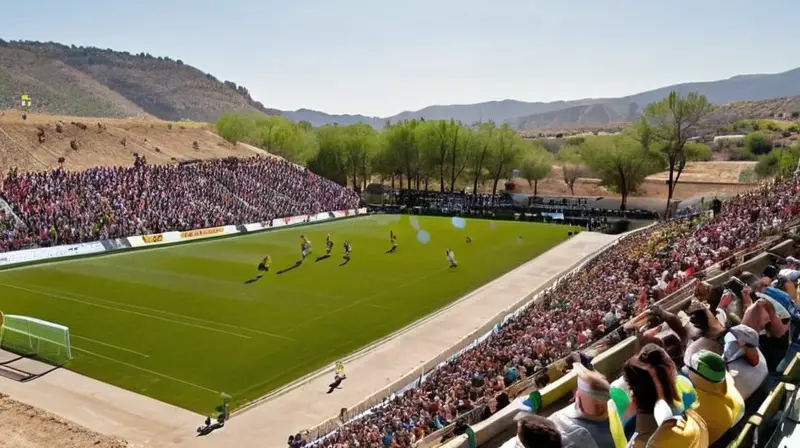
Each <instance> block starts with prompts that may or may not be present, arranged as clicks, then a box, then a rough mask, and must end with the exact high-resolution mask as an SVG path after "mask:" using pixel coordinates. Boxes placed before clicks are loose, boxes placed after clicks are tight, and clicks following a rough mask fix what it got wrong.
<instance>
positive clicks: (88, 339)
mask: <svg viewBox="0 0 800 448" xmlns="http://www.w3.org/2000/svg"><path fill="white" fill-rule="evenodd" d="M69 337H70V338H77V339H83V340H84V341H89V342H92V343H95V344H100V345H105V346H106V347H111V348H113V349H117V350H120V351H123V352H128V353H133V354H134V355H139V356H141V357H142V358H149V357H150V355H146V354H144V353H141V352H137V351H136V350H131V349H129V348H124V347H120V346H118V345H114V344H109V343H107V342H101V341H98V340H95V339H92V338H87V337H85V336H78V335H77V334H74V333H70V335H69ZM72 348H74V349H77V350H81V351H86V350H84V349H82V348H79V347H74V346H73V347H72Z"/></svg>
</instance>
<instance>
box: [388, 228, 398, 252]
mask: <svg viewBox="0 0 800 448" xmlns="http://www.w3.org/2000/svg"><path fill="white" fill-rule="evenodd" d="M389 242H390V243H392V248H391V249H389V250H387V251H386V253H387V254H390V253H392V252H394V251H396V250H397V235H395V234H394V231H392V230H389Z"/></svg>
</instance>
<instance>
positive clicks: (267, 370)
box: [0, 215, 574, 413]
mask: <svg viewBox="0 0 800 448" xmlns="http://www.w3.org/2000/svg"><path fill="white" fill-rule="evenodd" d="M390 229H392V230H393V231H394V232H395V233H396V234H397V235H398V240H397V242H398V249H397V251H396V252H395V253H391V254H387V253H385V252H386V251H387V250H388V249H389V247H390V243H389V230H390ZM569 230H574V229H572V228H569V227H566V226H558V225H550V224H534V223H520V222H503V221H485V220H465V221H461V222H458V221H456V222H454V221H453V220H451V219H449V218H432V217H413V216H412V217H409V216H399V215H375V216H370V217H361V218H355V219H347V220H342V221H335V222H329V223H321V224H315V225H310V226H303V227H295V228H288V229H280V230H274V231H269V232H262V233H257V234H249V235H244V236H238V237H232V238H223V239H217V240H206V241H200V242H194V243H189V244H182V245H176V246H170V247H161V248H154V249H145V250H138V251H132V252H127V253H119V254H114V255H106V256H98V257H93V258H83V259H78V260H70V261H61V262H53V263H48V264H40V265H35V266H29V267H21V268H13V269H9V270H6V271H0V310H2V311H3V312H5V313H7V314H22V315H27V316H32V317H37V318H40V319H45V320H48V321H52V322H56V323H60V324H63V325H66V326H68V327H69V328H70V333H71V338H72V348H73V360H72V361H70V362H69V363H68V364H67V365H66V367H67V368H69V369H71V370H74V371H77V372H79V373H82V374H85V375H88V376H90V377H93V378H97V379H99V380H102V381H105V382H108V383H111V384H114V385H117V386H120V387H123V388H125V389H129V390H132V391H135V392H138V393H141V394H144V395H148V396H151V397H154V398H156V399H159V400H162V401H165V402H168V403H172V404H175V405H177V406H180V407H183V408H186V409H190V410H193V411H196V412H200V413H208V412H209V411H211V409H213V407H214V406H216V405H217V404H219V402H220V398H219V397H220V393H221V392H225V393H227V394H229V395H231V396H232V397H233V402H232V405H233V406H234V407H235V406H240V405H242V404H244V403H246V402H248V401H251V400H253V399H256V398H258V397H260V396H262V395H264V394H266V393H268V392H270V391H271V390H274V389H276V388H278V387H280V386H282V385H284V384H286V383H289V382H291V381H292V380H294V379H297V378H299V377H301V376H303V375H305V374H307V373H309V372H312V371H314V370H316V369H319V368H320V367H324V366H325V365H328V364H332V363H333V362H334V361H335V360H337V359H340V358H342V357H343V356H345V355H347V354H349V353H352V352H353V351H355V350H357V349H359V348H361V347H363V346H365V345H367V344H369V343H370V342H372V341H375V340H377V339H379V338H381V337H382V336H385V335H388V334H390V333H392V332H393V331H396V330H398V329H400V328H402V327H404V326H406V325H408V324H410V323H412V322H413V321H415V320H417V319H419V318H421V317H423V316H425V315H427V314H430V313H432V312H433V311H435V310H436V309H438V308H441V307H442V306H445V305H447V304H448V303H450V302H452V301H454V300H456V299H457V298H459V297H461V296H463V295H464V294H466V293H468V292H469V291H471V290H473V289H475V288H477V287H479V286H481V285H483V284H485V283H487V282H489V281H491V280H492V279H494V278H496V277H498V276H500V275H502V274H504V273H506V272H508V271H510V270H512V269H513V268H515V267H517V266H519V265H520V264H522V263H524V262H526V261H528V260H530V259H532V258H534V257H536V256H537V255H539V254H540V253H542V252H544V251H546V250H547V249H549V248H550V247H552V246H554V245H556V244H558V243H560V242H561V241H563V240H565V239H566V238H567V232H568V231H569ZM327 233H330V234H331V238H332V239H333V241H334V242H335V247H334V249H333V255H332V256H331V257H330V258H328V259H324V260H319V261H317V260H316V258H317V257H319V256H320V255H322V254H324V252H325V236H326V234H327ZM301 234H304V235H306V236H307V237H308V238H309V239H310V240H311V242H312V243H313V254H312V255H311V256H309V257H308V259H306V261H305V263H303V264H302V265H300V266H298V267H297V268H295V269H291V270H289V271H288V272H285V273H282V274H278V273H277V271H280V270H282V269H285V268H288V267H291V266H293V265H294V264H295V262H296V261H297V260H298V259H299V258H300V257H299V252H300V235H301ZM467 235H469V236H470V237H471V238H472V243H470V244H467V243H466V242H465V237H466V236H467ZM520 236H522V238H520ZM346 239H347V240H350V242H351V243H352V246H353V253H352V259H351V261H350V262H349V263H347V264H346V265H343V266H340V262H341V261H342V252H343V250H342V243H343V242H344V240H346ZM446 248H450V249H451V250H453V252H454V253H455V257H456V259H457V261H458V263H459V265H458V268H457V269H449V268H448V263H447V260H446V258H445V249H446ZM265 254H270V255H271V256H272V270H271V271H270V272H269V273H268V274H267V275H265V276H264V277H263V278H261V279H259V280H258V281H252V280H251V279H253V278H254V276H255V275H256V265H257V264H258V262H259V261H260V260H261V258H262V257H263V256H264V255H265ZM248 280H250V281H248ZM409 350H413V347H409Z"/></svg>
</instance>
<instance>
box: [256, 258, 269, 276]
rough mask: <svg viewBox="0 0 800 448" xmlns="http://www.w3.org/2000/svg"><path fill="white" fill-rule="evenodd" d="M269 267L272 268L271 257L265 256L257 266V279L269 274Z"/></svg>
mask: <svg viewBox="0 0 800 448" xmlns="http://www.w3.org/2000/svg"><path fill="white" fill-rule="evenodd" d="M270 266H272V257H270V256H269V254H267V256H265V257H264V258H263V259H262V260H261V263H259V264H258V277H259V278H261V277H262V276H263V275H264V274H263V273H264V272H269V268H270Z"/></svg>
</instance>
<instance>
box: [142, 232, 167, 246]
mask: <svg viewBox="0 0 800 448" xmlns="http://www.w3.org/2000/svg"><path fill="white" fill-rule="evenodd" d="M142 240H144V242H145V243H146V244H153V243H160V242H162V241H164V235H163V234H160V233H158V234H156V235H142Z"/></svg>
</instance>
